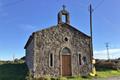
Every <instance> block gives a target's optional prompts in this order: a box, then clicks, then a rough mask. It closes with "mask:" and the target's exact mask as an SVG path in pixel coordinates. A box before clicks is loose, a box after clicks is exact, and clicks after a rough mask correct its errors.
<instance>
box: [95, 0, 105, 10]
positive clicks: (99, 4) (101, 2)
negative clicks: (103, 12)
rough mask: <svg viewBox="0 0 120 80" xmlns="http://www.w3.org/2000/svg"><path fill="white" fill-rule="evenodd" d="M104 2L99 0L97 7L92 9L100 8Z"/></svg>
mask: <svg viewBox="0 0 120 80" xmlns="http://www.w3.org/2000/svg"><path fill="white" fill-rule="evenodd" d="M103 2H104V0H101V1H100V3H98V5H97V6H96V7H95V8H94V10H96V9H97V8H98V7H100V6H101V5H102V4H103Z"/></svg>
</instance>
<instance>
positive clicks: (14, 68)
mask: <svg viewBox="0 0 120 80" xmlns="http://www.w3.org/2000/svg"><path fill="white" fill-rule="evenodd" d="M27 73H28V69H27V67H26V65H25V63H13V62H9V63H8V62H0V80H26V79H25V78H26V76H27ZM112 76H120V71H117V70H110V69H99V71H97V76H96V77H87V78H81V77H79V76H76V77H69V78H67V79H66V78H64V77H63V78H62V79H61V80H93V79H95V78H107V77H112ZM100 80H102V79H100Z"/></svg>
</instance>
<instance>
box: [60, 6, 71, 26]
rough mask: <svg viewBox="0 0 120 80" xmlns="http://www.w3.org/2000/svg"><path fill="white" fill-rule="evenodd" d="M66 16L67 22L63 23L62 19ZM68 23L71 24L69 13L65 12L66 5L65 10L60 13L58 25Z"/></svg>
mask: <svg viewBox="0 0 120 80" xmlns="http://www.w3.org/2000/svg"><path fill="white" fill-rule="evenodd" d="M63 16H65V22H63V21H62V17H63ZM61 23H67V24H70V16H69V12H68V11H66V10H65V5H63V10H61V11H60V12H59V13H58V24H61Z"/></svg>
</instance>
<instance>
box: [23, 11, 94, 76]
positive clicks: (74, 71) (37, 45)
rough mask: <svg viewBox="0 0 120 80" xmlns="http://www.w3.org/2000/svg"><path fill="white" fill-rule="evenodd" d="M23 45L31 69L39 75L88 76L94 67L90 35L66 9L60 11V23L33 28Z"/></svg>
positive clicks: (34, 74) (35, 74)
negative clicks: (76, 25)
mask: <svg viewBox="0 0 120 80" xmlns="http://www.w3.org/2000/svg"><path fill="white" fill-rule="evenodd" d="M62 16H65V22H63V21H62ZM24 48H25V51H26V64H27V66H28V69H29V71H30V72H31V74H32V75H33V76H34V77H36V78H38V77H42V76H45V75H50V76H52V77H59V76H78V75H81V76H85V75H88V74H89V73H90V71H91V66H92V64H91V60H92V56H91V50H90V36H88V35H86V34H85V33H83V32H81V31H79V30H78V29H76V28H75V27H73V26H71V25H70V15H69V12H68V11H67V10H65V9H63V10H61V11H60V12H59V13H58V24H57V25H55V26H51V27H50V28H47V29H43V30H40V31H36V32H33V33H32V35H30V37H29V39H28V41H27V43H26V45H25V47H24Z"/></svg>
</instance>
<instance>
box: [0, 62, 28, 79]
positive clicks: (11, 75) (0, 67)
mask: <svg viewBox="0 0 120 80" xmlns="http://www.w3.org/2000/svg"><path fill="white" fill-rule="evenodd" d="M26 75H27V68H26V65H25V64H24V63H2V64H0V80H25V77H26Z"/></svg>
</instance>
